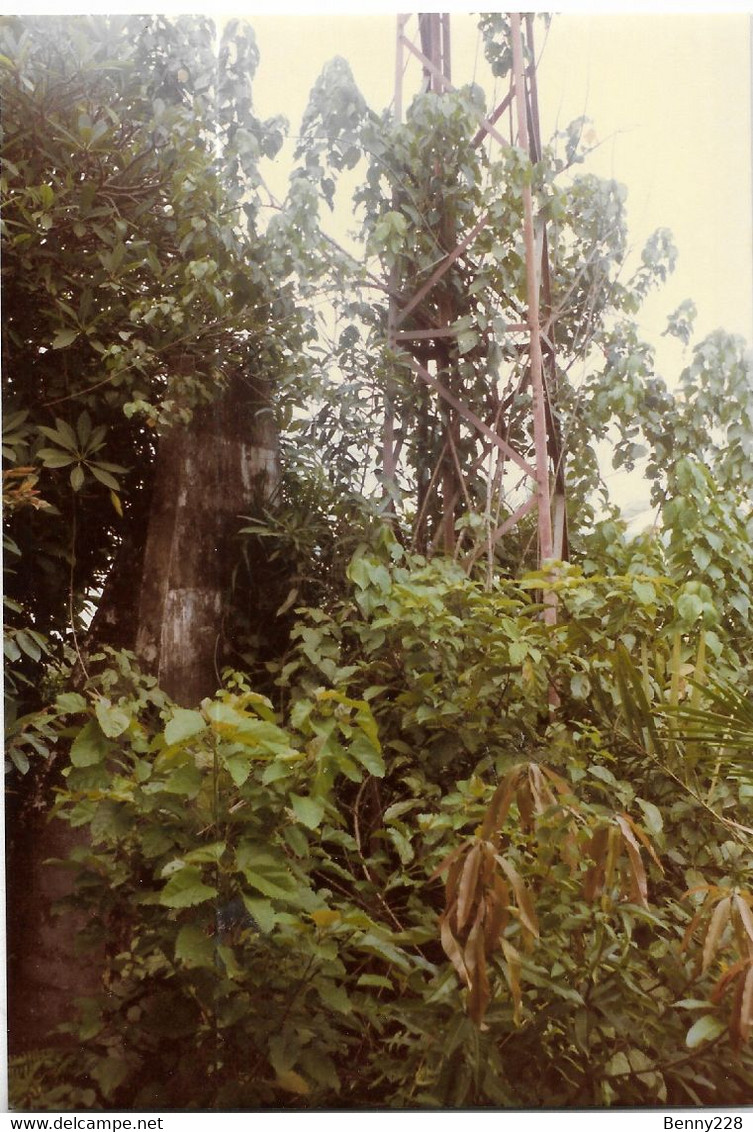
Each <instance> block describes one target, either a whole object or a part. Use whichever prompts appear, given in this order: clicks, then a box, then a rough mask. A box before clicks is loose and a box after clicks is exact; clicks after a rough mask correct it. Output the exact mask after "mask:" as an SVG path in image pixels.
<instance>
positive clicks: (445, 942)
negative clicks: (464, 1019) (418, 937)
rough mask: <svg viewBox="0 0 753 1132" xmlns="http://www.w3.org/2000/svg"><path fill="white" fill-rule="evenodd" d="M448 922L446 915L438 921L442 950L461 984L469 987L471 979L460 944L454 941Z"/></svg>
mask: <svg viewBox="0 0 753 1132" xmlns="http://www.w3.org/2000/svg"><path fill="white" fill-rule="evenodd" d="M448 921H449V917H448V915H447V913H444V914H443V915H442V916H441V917H440V919H439V938H440V940H441V942H442V949H443V950H444V953H445V955H446V956H447V958H448V959H449V960H450V962H451V963H452V965H453V967H454V968H455V970H456V971H457V973H458V975H459V976H460V979H461V982H463V983H464V984H465V985H466V986H470V982H471V979H470V975H469V974H468V971H467V969H466V966H465V959H464V958H463V951H462V949H461V947H460V944H459V943H458V941H457V940H456V939H455V936H454V935H453V934H452V930H451V928H450V925H449V922H448Z"/></svg>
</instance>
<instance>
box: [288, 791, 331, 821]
mask: <svg viewBox="0 0 753 1132" xmlns="http://www.w3.org/2000/svg"><path fill="white" fill-rule="evenodd" d="M290 805H291V808H292V810H293V813H294V814H295V816H296V817H297V818H298V821H299V822H301V824H302V825H305V826H306V828H307V829H316V828H317V826H318V825H319V823H320V822H321V820H322V818H323V817H324V803H323V802H322V801H321V799H319V798H311V797H304V796H303V795H301V794H291V795H290Z"/></svg>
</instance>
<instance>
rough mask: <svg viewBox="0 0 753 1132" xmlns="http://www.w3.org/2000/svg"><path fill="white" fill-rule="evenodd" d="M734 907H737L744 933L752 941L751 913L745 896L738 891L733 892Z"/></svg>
mask: <svg viewBox="0 0 753 1132" xmlns="http://www.w3.org/2000/svg"><path fill="white" fill-rule="evenodd" d="M735 908H736V909H737V914H738V916H739V917H740V921H741V923H742V925H743V928H744V929H745V934H746V935H747V937H748V939H749V940H750V942H751V943H753V913H751V910H750V908H749V907H748V904H747V902H746V900H745V897H744V896H742V895H741V893H739V892H736V893H735Z"/></svg>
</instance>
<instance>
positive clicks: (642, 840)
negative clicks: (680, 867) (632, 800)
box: [621, 814, 664, 873]
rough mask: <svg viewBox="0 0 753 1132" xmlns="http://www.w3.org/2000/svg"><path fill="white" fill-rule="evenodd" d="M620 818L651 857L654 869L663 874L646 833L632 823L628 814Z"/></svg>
mask: <svg viewBox="0 0 753 1132" xmlns="http://www.w3.org/2000/svg"><path fill="white" fill-rule="evenodd" d="M621 816H622V818H623V819H624V820H625V821H626V822H627V823H628V825H629V826H630V828H631V829H632V831H633V833H634V834H635V836H636V837H637V838H638V840H639V841H640V843H641V845H643V846H644V848H645V849H646V850H647V851H648V853H649V854H650V856H651V860H652V861H653V862H654V864H655V865H656V867H657V868H658V869H659V871H660V872H661V873H663V872H664V866H663V865H662V863H661V861H660V860H659V858H658V857H657V855H656V851H655V850H654V847H653V845H652V844H651V839H650V838H649V837H648V835H647V833H646V831H645V830H643V829H641V827H640V826H639V825H638V824H637V823H636V822H634V821H633V819H632V818H631V817H630V815H629V814H622V815H621Z"/></svg>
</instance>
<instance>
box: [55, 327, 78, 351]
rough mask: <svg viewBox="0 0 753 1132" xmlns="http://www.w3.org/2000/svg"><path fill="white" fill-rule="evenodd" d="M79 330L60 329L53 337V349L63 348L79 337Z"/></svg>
mask: <svg viewBox="0 0 753 1132" xmlns="http://www.w3.org/2000/svg"><path fill="white" fill-rule="evenodd" d="M78 334H79V332H78V330H74V329H70V330H60V331H58V333H57V334H56V335H55V337H54V338H53V339H52V348H53V350H63V349H65V347H66V346H70V345H71V343H72V342H75V341H76V339H77V338H78Z"/></svg>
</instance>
